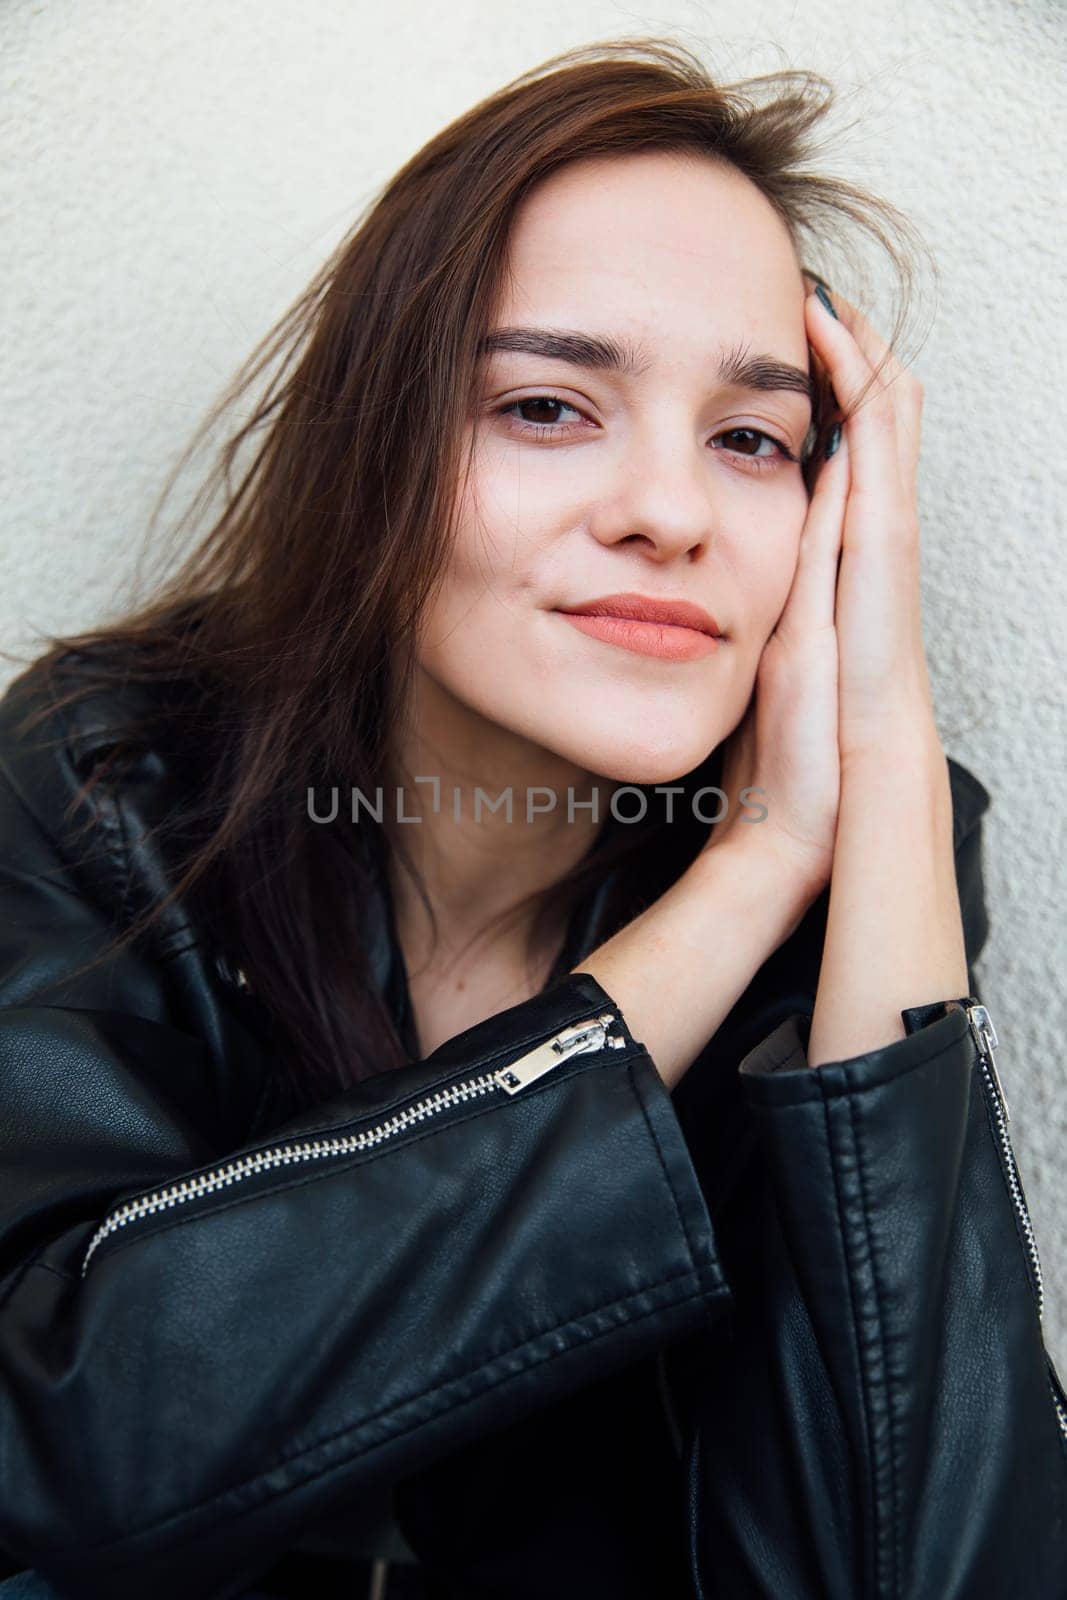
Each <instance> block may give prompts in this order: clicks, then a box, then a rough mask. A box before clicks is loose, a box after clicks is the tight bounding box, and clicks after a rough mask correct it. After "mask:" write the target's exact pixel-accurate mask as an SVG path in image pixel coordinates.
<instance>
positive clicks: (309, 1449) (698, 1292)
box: [68, 1272, 722, 1551]
mask: <svg viewBox="0 0 1067 1600" xmlns="http://www.w3.org/2000/svg"><path fill="white" fill-rule="evenodd" d="M693 1276H694V1274H693V1273H692V1272H681V1273H673V1274H672V1275H670V1276H669V1277H666V1278H658V1279H656V1280H655V1281H654V1282H652V1283H649V1284H645V1286H644V1287H643V1288H642V1289H639V1290H637V1291H636V1292H632V1293H630V1294H625V1295H622V1296H620V1297H619V1298H617V1299H615V1300H606V1301H604V1302H603V1303H602V1304H601V1305H598V1306H594V1307H593V1309H592V1310H591V1311H587V1312H582V1314H581V1316H580V1317H577V1318H575V1317H571V1318H569V1319H567V1320H566V1321H564V1322H557V1323H555V1324H554V1325H553V1326H551V1327H548V1328H542V1329H541V1330H540V1331H539V1332H538V1333H535V1334H533V1335H529V1336H527V1337H526V1338H525V1339H523V1340H521V1341H520V1342H519V1343H518V1344H517V1345H513V1346H511V1348H510V1349H508V1350H502V1351H499V1352H498V1353H497V1354H495V1355H493V1356H492V1357H490V1359H489V1361H483V1362H482V1363H481V1364H480V1365H479V1366H475V1367H469V1368H467V1369H466V1370H465V1371H464V1372H460V1373H456V1374H455V1375H454V1376H452V1377H450V1378H446V1379H445V1380H444V1381H443V1382H441V1383H436V1384H431V1385H430V1386H429V1387H428V1388H426V1389H423V1390H420V1391H419V1392H417V1393H415V1394H411V1395H406V1396H405V1397H404V1399H403V1400H400V1401H398V1402H397V1403H396V1404H395V1405H393V1406H387V1407H385V1408H384V1409H383V1410H382V1411H378V1412H374V1413H372V1414H371V1415H370V1416H364V1417H362V1418H361V1419H360V1420H359V1422H357V1423H350V1424H347V1425H346V1426H345V1427H343V1428H340V1429H338V1430H337V1432H336V1433H332V1434H327V1435H326V1436H325V1437H323V1438H321V1439H317V1440H316V1441H315V1443H314V1444H310V1445H307V1446H305V1447H304V1448H303V1449H302V1450H298V1451H297V1452H296V1453H295V1454H294V1455H291V1456H286V1457H281V1458H279V1459H278V1460H276V1461H274V1462H273V1463H272V1465H271V1466H270V1467H269V1468H267V1470H266V1471H265V1472H263V1473H261V1474H260V1475H259V1477H258V1478H246V1479H244V1480H243V1481H242V1482H240V1483H237V1484H233V1485H231V1486H230V1488H228V1489H223V1490H220V1491H219V1493H218V1494H215V1495H212V1496H210V1497H209V1498H208V1499H207V1500H200V1501H197V1502H196V1504H194V1505H192V1506H186V1507H185V1508H184V1509H183V1510H182V1511H178V1512H175V1513H173V1514H172V1515H171V1516H169V1517H165V1518H164V1519H163V1520H162V1521H160V1522H152V1523H148V1524H147V1525H146V1526H144V1527H141V1528H137V1529H134V1530H133V1531H132V1532H127V1533H124V1534H122V1535H120V1537H119V1538H118V1539H109V1540H105V1541H103V1542H101V1543H98V1544H79V1545H77V1546H76V1547H68V1548H76V1549H77V1550H80V1551H95V1550H108V1549H113V1548H115V1547H116V1546H118V1545H122V1544H124V1543H126V1542H127V1541H130V1540H134V1539H140V1538H143V1537H144V1536H145V1535H146V1534H149V1533H157V1532H160V1531H162V1530H163V1529H166V1528H168V1527H171V1526H172V1525H173V1524H175V1523H180V1522H182V1521H184V1520H186V1519H187V1518H189V1517H190V1516H193V1515H194V1514H195V1513H196V1512H199V1511H203V1510H205V1509H206V1508H207V1507H209V1506H211V1505H214V1504H217V1503H219V1502H221V1501H225V1500H226V1499H227V1498H228V1497H229V1496H230V1495H232V1494H235V1493H238V1492H246V1491H247V1490H248V1489H249V1488H250V1487H252V1486H254V1485H255V1484H256V1483H259V1482H262V1481H263V1479H265V1478H268V1477H270V1476H271V1475H272V1473H275V1472H277V1471H278V1470H279V1468H281V1467H288V1466H291V1465H293V1464H294V1463H296V1462H299V1461H301V1460H302V1459H303V1458H304V1457H305V1456H308V1455H313V1454H314V1452H315V1451H316V1450H321V1449H322V1448H323V1447H324V1446H326V1445H329V1444H334V1443H336V1442H337V1441H338V1440H341V1439H343V1438H344V1437H345V1436H346V1435H347V1434H351V1433H354V1432H357V1431H358V1430H359V1429H361V1428H365V1427H366V1426H367V1425H368V1423H372V1422H376V1421H378V1420H379V1419H380V1418H383V1417H388V1416H389V1415H390V1414H391V1413H393V1412H396V1411H399V1410H402V1409H404V1408H405V1407H407V1406H410V1405H412V1404H413V1403H415V1402H416V1401H418V1400H421V1399H422V1398H423V1397H424V1396H426V1395H432V1394H434V1393H436V1392H440V1390H442V1389H445V1388H447V1387H448V1386H449V1385H451V1384H454V1383H459V1382H462V1381H463V1380H464V1379H466V1378H470V1377H472V1376H474V1375H476V1374H477V1373H478V1372H480V1371H484V1369H485V1367H486V1366H491V1365H492V1364H493V1363H495V1362H498V1361H502V1360H506V1359H507V1358H508V1357H509V1356H512V1355H514V1354H515V1353H516V1351H519V1350H521V1349H522V1348H523V1347H524V1346H526V1345H530V1344H535V1343H536V1342H537V1341H538V1340H540V1339H545V1338H547V1337H548V1335H549V1334H553V1333H558V1332H560V1331H561V1330H562V1329H565V1328H568V1327H574V1326H576V1325H577V1324H578V1323H581V1322H584V1321H585V1320H586V1319H587V1318H589V1317H595V1316H598V1315H599V1314H600V1313H601V1312H603V1311H610V1310H612V1309H613V1308H614V1307H615V1306H624V1305H626V1304H627V1303H629V1302H632V1301H634V1300H637V1299H639V1298H641V1297H643V1296H644V1295H646V1294H648V1293H650V1292H651V1291H652V1290H653V1289H659V1288H661V1287H663V1286H665V1285H667V1284H671V1283H678V1282H680V1281H684V1280H686V1279H689V1278H692V1277H693ZM711 1292H712V1293H714V1294H720V1295H721V1293H722V1287H721V1286H718V1287H716V1288H715V1289H714V1290H713V1291H711ZM707 1294H708V1291H707V1290H706V1289H704V1288H698V1289H694V1290H692V1291H691V1292H690V1293H689V1294H685V1295H680V1296H678V1297H676V1298H675V1299H673V1300H671V1301H669V1302H668V1303H667V1304H666V1305H661V1306H652V1307H650V1308H647V1309H646V1310H644V1311H640V1312H638V1313H637V1315H636V1316H633V1317H631V1318H630V1319H629V1320H628V1321H627V1322H626V1323H625V1324H616V1325H615V1326H614V1327H612V1328H609V1329H607V1330H606V1331H605V1332H601V1333H596V1334H593V1335H591V1336H590V1337H589V1338H588V1339H587V1340H586V1341H585V1342H586V1343H587V1344H595V1343H596V1342H597V1341H598V1340H599V1339H604V1338H607V1337H610V1335H612V1334H614V1333H617V1332H618V1331H619V1328H620V1327H622V1326H625V1327H628V1328H629V1327H633V1326H634V1325H635V1324H636V1323H638V1322H643V1321H644V1320H645V1318H647V1317H652V1316H656V1315H660V1314H662V1313H663V1312H664V1311H665V1310H672V1309H674V1308H676V1307H679V1306H684V1305H688V1304H689V1302H690V1301H692V1300H700V1299H705V1298H706V1297H707ZM578 1348H579V1346H578V1345H577V1344H571V1345H568V1346H567V1347H566V1348H565V1349H563V1350H550V1351H549V1352H548V1354H547V1355H544V1356H541V1357H539V1358H538V1359H537V1360H536V1361H533V1362H530V1363H529V1364H528V1365H527V1366H525V1367H524V1368H523V1369H522V1371H521V1372H518V1373H516V1372H508V1373H505V1374H503V1376H501V1377H500V1378H497V1379H496V1380H495V1381H494V1382H493V1383H491V1384H489V1385H488V1386H487V1387H485V1388H483V1389H480V1390H479V1391H478V1393H477V1394H476V1395H467V1396H466V1397H465V1398H464V1399H463V1400H460V1401H458V1402H457V1403H456V1404H455V1405H453V1406H450V1407H447V1408H446V1409H447V1410H450V1411H453V1412H455V1411H461V1410H462V1409H463V1407H464V1406H469V1405H472V1404H473V1403H474V1402H475V1401H477V1400H480V1399H481V1398H482V1397H483V1396H484V1395H486V1394H491V1393H492V1391H493V1390H494V1389H497V1388H499V1387H500V1385H501V1384H504V1383H508V1382H511V1381H513V1380H514V1379H516V1378H520V1377H523V1376H525V1374H526V1373H528V1372H533V1371H534V1370H536V1369H537V1368H538V1367H544V1366H547V1365H548V1363H549V1362H550V1361H555V1360H558V1359H559V1357H561V1356H565V1355H568V1354H570V1353H571V1351H573V1350H575V1349H578ZM442 1414H443V1413H441V1412H437V1413H435V1416H440V1415H442ZM427 1420H428V1419H427V1418H425V1417H423V1418H421V1419H420V1420H419V1421H418V1422H416V1423H413V1424H412V1425H411V1426H410V1427H408V1428H403V1429H401V1430H400V1432H399V1433H395V1434H392V1435H390V1436H389V1437H388V1438H387V1439H384V1440H382V1439H379V1440H377V1441H376V1442H375V1443H373V1444H371V1445H365V1446H364V1447H363V1448H362V1449H357V1450H355V1451H353V1452H352V1453H351V1454H350V1455H348V1456H346V1457H345V1458H344V1460H343V1461H340V1462H336V1461H335V1462H331V1463H330V1465H329V1466H328V1467H325V1468H323V1470H322V1471H321V1472H314V1473H312V1474H311V1475H310V1476H309V1477H306V1478H303V1479H301V1481H300V1482H299V1483H295V1484H289V1485H287V1486H286V1487H285V1488H284V1489H278V1490H276V1491H275V1492H274V1493H273V1494H270V1495H268V1496H267V1497H266V1498H264V1499H262V1500H259V1501H257V1502H256V1504H255V1505H254V1506H250V1507H248V1508H247V1511H245V1512H242V1513H239V1515H247V1514H250V1513H253V1512H255V1511H258V1510H260V1509H261V1508H262V1507H263V1506H266V1505H269V1504H270V1503H271V1502H272V1501H274V1500H277V1499H279V1498H281V1497H282V1496H284V1495H287V1494H293V1493H295V1492H297V1491H298V1490H300V1489H303V1488H306V1486H307V1485H308V1484H309V1483H314V1482H315V1481H316V1480H317V1479H318V1478H322V1477H325V1476H326V1475H327V1473H330V1472H334V1471H337V1470H338V1469H339V1468H342V1467H345V1466H348V1465H350V1464H351V1462H353V1461H356V1460H358V1459H359V1457H360V1456H361V1455H366V1454H368V1453H370V1452H372V1451H374V1450H378V1449H381V1448H382V1446H383V1445H384V1444H391V1443H393V1442H395V1441H396V1440H397V1439H402V1438H404V1436H405V1435H406V1434H409V1433H415V1432H417V1431H418V1430H419V1429H420V1428H424V1427H425V1426H426V1423H427Z"/></svg>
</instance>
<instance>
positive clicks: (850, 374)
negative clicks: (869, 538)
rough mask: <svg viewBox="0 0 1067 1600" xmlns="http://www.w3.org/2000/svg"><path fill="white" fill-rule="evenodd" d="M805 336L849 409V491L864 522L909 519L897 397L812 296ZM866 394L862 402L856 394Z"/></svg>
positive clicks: (890, 523) (910, 511)
mask: <svg viewBox="0 0 1067 1600" xmlns="http://www.w3.org/2000/svg"><path fill="white" fill-rule="evenodd" d="M805 315H806V317H807V324H808V331H809V337H810V339H811V341H812V343H813V344H814V346H815V348H816V350H817V351H818V353H819V356H820V358H821V360H822V361H823V363H824V364H825V366H826V368H827V371H828V373H829V376H830V381H831V383H832V384H833V387H834V393H835V395H836V396H837V399H838V401H839V403H840V405H841V408H842V410H844V411H845V412H847V413H848V422H847V423H846V425H845V427H846V431H847V433H848V438H849V447H850V473H851V481H852V492H853V494H854V495H855V496H856V498H857V500H858V501H860V502H864V503H865V504H866V506H867V507H868V508H869V511H870V512H871V514H872V516H873V519H874V520H873V521H871V522H869V523H868V526H871V527H874V526H879V525H880V526H883V527H888V526H896V525H899V523H900V522H901V521H902V520H903V519H904V518H909V517H911V518H913V516H914V510H913V509H910V508H909V494H908V489H907V487H906V477H905V475H904V474H902V472H901V465H900V455H899V441H898V436H897V401H896V397H895V396H894V395H893V393H892V392H891V391H890V390H889V389H887V388H886V387H885V386H884V385H883V384H881V383H880V382H879V381H878V380H877V379H874V381H873V382H872V376H873V367H872V365H871V362H870V361H869V360H868V358H867V356H866V355H865V354H864V352H863V350H862V349H861V348H860V345H859V344H858V343H857V341H856V339H855V338H854V337H853V335H852V332H851V331H850V329H849V328H848V327H846V326H845V324H844V323H843V322H842V321H841V320H840V319H837V318H835V317H834V316H833V314H832V313H831V312H830V311H827V310H826V308H825V307H824V306H823V303H822V301H821V300H820V299H819V298H818V296H816V295H810V296H809V297H808V299H807V301H806V302H805ZM865 388H866V389H867V391H868V392H867V394H866V396H865V397H864V399H863V402H862V404H860V403H859V397H860V395H861V393H863V391H864V389H865Z"/></svg>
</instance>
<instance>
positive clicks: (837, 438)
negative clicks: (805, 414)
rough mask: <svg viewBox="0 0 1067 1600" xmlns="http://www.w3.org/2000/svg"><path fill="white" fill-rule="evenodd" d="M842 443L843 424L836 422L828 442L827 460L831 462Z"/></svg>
mask: <svg viewBox="0 0 1067 1600" xmlns="http://www.w3.org/2000/svg"><path fill="white" fill-rule="evenodd" d="M840 443H841V424H840V423H839V422H835V423H834V425H833V427H832V428H831V429H830V437H829V438H828V439H827V441H826V459H827V461H829V459H830V457H831V456H832V455H833V453H834V451H835V450H836V449H837V447H838V445H839V444H840Z"/></svg>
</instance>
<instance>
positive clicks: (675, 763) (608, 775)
mask: <svg viewBox="0 0 1067 1600" xmlns="http://www.w3.org/2000/svg"><path fill="white" fill-rule="evenodd" d="M639 732H640V729H635V728H633V726H630V727H628V728H627V737H625V738H623V737H619V738H612V737H610V736H608V737H605V732H604V730H603V728H601V729H598V730H597V732H596V733H595V734H593V733H590V736H589V737H588V738H587V739H585V740H584V741H583V742H582V743H581V744H580V745H579V746H578V747H576V748H575V749H573V750H568V751H566V752H563V751H560V754H564V753H566V754H567V755H568V756H570V757H571V758H572V759H573V760H575V761H577V762H580V763H581V765H582V766H583V767H585V768H586V770H587V771H589V772H592V773H595V775H596V776H597V777H599V778H604V779H606V780H608V781H610V782H613V783H634V784H644V785H646V786H648V785H655V784H657V783H677V782H678V780H679V779H680V778H683V777H685V775H686V773H689V772H692V771H693V768H694V767H697V766H699V765H700V763H701V762H702V761H704V760H705V759H706V758H707V756H708V755H709V753H710V752H711V751H712V750H713V749H714V747H715V743H716V740H715V738H714V737H712V736H711V735H710V734H709V735H708V737H707V739H703V740H701V741H700V742H699V743H694V741H693V738H692V735H691V734H690V735H689V736H688V737H685V738H683V737H682V736H681V735H680V734H679V736H678V737H677V738H676V739H667V738H661V739H660V740H659V741H657V742H656V743H654V744H653V743H652V742H651V741H650V740H649V739H648V738H641V739H640V740H636V739H635V738H634V734H635V733H639ZM556 748H557V749H558V745H557V746H556Z"/></svg>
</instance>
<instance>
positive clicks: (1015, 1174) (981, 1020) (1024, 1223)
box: [966, 1005, 1067, 1439]
mask: <svg viewBox="0 0 1067 1600" xmlns="http://www.w3.org/2000/svg"><path fill="white" fill-rule="evenodd" d="M966 1009H967V1023H968V1026H969V1027H970V1030H971V1037H972V1038H973V1039H974V1043H975V1047H976V1049H977V1051H978V1061H979V1065H980V1067H981V1072H982V1079H983V1082H984V1084H985V1089H986V1098H987V1100H988V1102H989V1105H990V1108H991V1110H992V1112H993V1123H994V1126H995V1128H996V1135H997V1143H998V1144H999V1146H1000V1156H1001V1164H1002V1166H1003V1169H1004V1176H1005V1178H1006V1180H1007V1184H1008V1192H1009V1194H1010V1195H1011V1201H1012V1205H1013V1206H1014V1207H1015V1214H1016V1216H1017V1217H1018V1219H1019V1226H1020V1228H1021V1229H1022V1233H1023V1238H1024V1239H1025V1241H1026V1253H1027V1256H1028V1258H1029V1262H1030V1270H1031V1282H1032V1284H1033V1288H1034V1298H1035V1300H1036V1302H1037V1320H1038V1323H1039V1324H1040V1323H1041V1320H1042V1317H1043V1315H1044V1310H1045V1283H1044V1278H1043V1277H1042V1273H1041V1259H1040V1257H1039V1255H1038V1251H1037V1238H1036V1236H1035V1234H1034V1226H1033V1223H1032V1222H1031V1221H1030V1212H1029V1209H1028V1207H1027V1204H1026V1200H1025V1197H1024V1195H1023V1187H1022V1180H1021V1179H1020V1177H1019V1168H1018V1166H1017V1164H1016V1161H1015V1151H1014V1150H1013V1148H1012V1143H1011V1137H1010V1135H1009V1133H1008V1123H1009V1122H1010V1121H1011V1113H1010V1112H1009V1110H1008V1102H1007V1098H1006V1096H1005V1094H1004V1086H1003V1084H1002V1083H1001V1081H1000V1073H999V1072H998V1071H997V1064H996V1057H995V1055H994V1051H995V1050H996V1048H997V1045H998V1044H999V1042H1000V1041H999V1040H998V1038H997V1034H996V1029H995V1028H994V1027H993V1019H992V1018H991V1017H990V1015H989V1012H988V1011H987V1010H986V1008H985V1006H981V1005H974V1006H968V1007H967V1008H966ZM1049 1387H1050V1388H1051V1390H1052V1404H1053V1406H1054V1407H1055V1409H1056V1420H1057V1422H1058V1423H1059V1425H1060V1431H1061V1433H1062V1434H1063V1437H1064V1438H1065V1439H1067V1407H1065V1406H1064V1404H1063V1402H1062V1400H1061V1399H1060V1397H1059V1395H1058V1394H1057V1392H1056V1388H1055V1385H1054V1384H1053V1382H1052V1377H1051V1374H1050V1375H1049Z"/></svg>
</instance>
